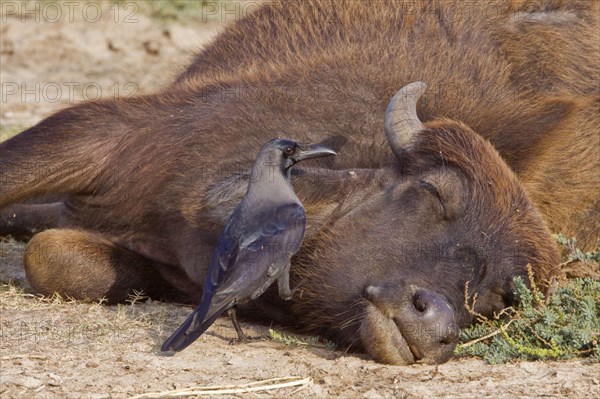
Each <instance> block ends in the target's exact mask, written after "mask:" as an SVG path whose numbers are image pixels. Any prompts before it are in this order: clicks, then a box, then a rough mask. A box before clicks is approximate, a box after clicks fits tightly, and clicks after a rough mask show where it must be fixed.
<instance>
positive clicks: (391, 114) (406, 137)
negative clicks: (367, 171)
mask: <svg viewBox="0 0 600 399" xmlns="http://www.w3.org/2000/svg"><path fill="white" fill-rule="evenodd" d="M426 88H427V85H426V84H425V83H423V82H413V83H410V84H408V85H406V86H404V87H403V88H401V89H400V90H399V91H398V93H396V95H394V97H392V99H391V100H390V103H389V104H388V107H387V109H386V110H385V134H386V136H387V139H388V142H389V143H390V147H392V151H393V152H394V154H396V157H398V158H400V157H401V156H402V153H403V152H404V151H406V150H408V149H410V147H411V144H412V142H413V137H414V136H415V134H416V133H417V132H419V131H420V130H422V129H423V124H422V123H421V121H420V120H419V117H418V116H417V101H418V100H419V97H421V95H422V94H423V93H424V92H425V89H426Z"/></svg>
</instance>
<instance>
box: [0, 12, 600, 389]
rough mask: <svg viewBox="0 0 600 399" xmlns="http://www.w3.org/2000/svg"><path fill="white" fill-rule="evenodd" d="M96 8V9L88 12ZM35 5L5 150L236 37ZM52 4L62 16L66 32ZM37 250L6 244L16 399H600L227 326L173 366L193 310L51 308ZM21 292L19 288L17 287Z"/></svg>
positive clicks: (541, 383)
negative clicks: (83, 105) (384, 360)
mask: <svg viewBox="0 0 600 399" xmlns="http://www.w3.org/2000/svg"><path fill="white" fill-rule="evenodd" d="M89 3H93V4H95V5H93V6H88V8H87V9H85V6H86V4H89ZM23 4H25V3H21V2H10V1H4V0H3V1H2V9H1V11H2V15H1V18H2V23H1V30H0V33H1V46H0V54H1V56H0V80H1V83H2V91H1V92H2V102H1V107H2V109H1V112H0V125H1V126H2V127H1V129H0V135H1V136H0V139H6V138H7V137H8V136H9V135H12V134H14V133H15V132H18V131H19V130H21V129H22V128H24V127H27V126H31V125H32V124H34V123H36V122H37V121H39V120H40V119H42V118H44V117H46V116H48V115H49V114H51V113H52V112H54V111H56V110H57V109H60V108H61V107H63V106H65V105H68V104H71V103H74V102H78V101H81V100H84V99H92V98H97V97H99V96H103V97H108V96H114V95H131V94H140V93H149V92H152V91H154V90H157V89H158V88H160V87H161V86H163V85H165V84H168V83H169V82H170V81H171V80H172V79H173V78H174V77H175V76H176V75H177V74H178V73H179V72H180V71H181V70H182V68H183V67H184V66H185V64H186V63H187V62H189V60H190V58H191V55H192V54H193V52H194V51H196V50H198V49H200V48H202V46H204V45H206V44H207V43H209V42H210V40H211V39H212V38H213V37H214V36H215V34H217V33H218V32H219V30H221V29H222V28H223V26H224V23H223V22H222V21H221V20H222V19H224V18H219V17H218V16H217V17H214V14H215V13H214V12H212V11H214V10H211V18H204V16H203V15H201V16H199V17H198V16H196V17H195V18H189V19H182V18H177V19H159V20H157V19H156V18H150V17H148V16H146V15H145V14H144V13H143V12H142V11H141V10H139V9H138V10H136V8H135V7H129V8H128V9H126V8H123V7H126V6H127V5H128V4H130V3H122V8H120V9H119V10H120V11H119V12H118V13H117V12H116V11H115V9H114V8H113V9H111V8H110V7H111V6H112V7H114V5H113V4H111V3H102V4H101V3H99V2H95V3H94V2H90V1H87V2H83V1H80V2H71V4H72V5H71V6H67V5H65V4H59V3H56V2H45V3H31V2H29V3H26V6H27V7H28V8H27V10H29V15H28V17H27V18H23V14H24V12H23V11H26V10H24V9H22V7H23ZM36 4H38V6H36ZM48 4H55V5H56V4H58V7H59V10H60V11H61V12H62V14H61V15H60V17H59V18H57V14H56V13H55V10H53V9H52V8H51V7H49V6H47V5H48ZM100 4H101V6H100V8H99V9H100V11H101V14H102V15H101V16H100V18H98V20H97V21H96V19H97V13H96V14H94V12H95V11H97V10H98V5H100ZM11 7H17V9H16V10H15V9H14V8H11ZM36 7H37V8H36ZM44 7H45V8H44ZM68 7H71V13H70V14H69V13H68V11H69V8H68ZM92 8H93V9H92ZM31 10H33V12H32V11H31ZM84 11H85V12H84ZM53 12H54V14H53ZM204 19H208V22H206V23H204V22H203V20H204ZM229 19H230V18H229ZM0 156H1V154H0ZM23 248H24V247H23V245H22V244H19V243H16V242H14V241H6V240H5V241H0V283H2V284H3V285H2V286H1V288H0V312H1V313H0V398H2V399H4V398H63V397H69V398H71V397H72V398H80V397H81V398H113V397H114V398H123V397H131V396H133V395H139V394H144V393H152V392H164V391H169V390H174V389H181V388H188V387H193V386H230V385H234V386H240V385H244V384H249V383H253V382H258V381H262V380H268V379H274V378H283V377H297V378H296V379H295V380H294V379H290V380H286V381H288V382H289V381H291V382H294V381H297V380H302V379H304V383H301V384H300V385H295V386H289V387H281V388H278V389H272V390H267V391H255V392H246V393H236V392H233V393H229V394H223V395H220V394H219V395H218V396H217V393H213V394H212V396H213V397H243V398H252V397H256V398H263V397H264V398H267V397H268V398H279V397H294V398H312V397H315V398H317V397H318V398H324V397H343V398H351V397H352V398H354V397H360V398H433V397H443V398H484V397H493V398H516V397H521V398H539V397H552V398H566V397H569V398H594V397H595V398H598V397H600V370H599V369H598V365H597V364H593V363H590V362H587V361H585V360H575V361H568V362H520V363H516V364H506V365H496V366H490V365H487V364H485V363H483V362H482V361H480V360H475V359H454V360H451V361H450V362H448V363H446V364H443V365H440V366H430V365H413V366H389V365H384V364H378V363H376V362H374V361H372V360H370V359H369V358H368V357H367V356H361V355H356V354H345V353H343V352H338V351H332V350H329V349H327V348H325V347H319V346H314V345H313V346H302V345H300V346H298V345H296V346H293V345H286V344H285V343H283V342H279V341H274V340H269V339H259V340H256V341H253V342H251V343H249V344H245V345H230V344H229V341H230V338H233V337H234V336H235V332H234V330H233V328H232V327H231V324H230V322H229V321H228V320H227V319H225V318H222V319H220V320H218V321H217V322H216V323H215V325H214V326H213V327H212V328H211V329H209V331H208V333H207V334H205V335H204V336H203V337H202V338H201V339H199V340H198V342H196V343H195V344H194V345H192V346H191V347H189V348H188V349H186V350H185V351H183V352H182V353H180V354H177V355H176V356H174V357H164V356H160V355H159V354H158V348H159V346H160V344H161V343H162V341H163V340H164V339H165V338H166V337H167V336H168V334H169V333H170V332H171V331H173V330H174V329H175V328H176V327H177V326H178V324H179V323H180V322H181V321H183V320H184V318H185V317H186V316H187V314H188V313H189V311H190V310H191V308H190V307H186V306H181V305H175V304H165V303H160V302H145V303H141V302H139V301H138V302H136V301H135V300H134V301H132V302H133V303H132V304H124V305H120V306H105V305H100V304H86V303H78V302H72V301H68V300H65V299H61V298H49V299H48V298H46V299H40V298H39V297H36V296H34V295H32V293H31V292H30V291H29V290H28V288H27V283H26V281H25V279H24V272H23V269H22V266H21V255H22V251H23ZM9 281H11V282H12V284H11V285H7V284H6V283H8V282H9ZM243 327H244V329H245V331H246V332H247V333H248V334H249V335H251V336H255V337H264V336H267V335H268V328H269V327H268V326H260V325H253V324H248V323H243ZM275 382H278V381H274V382H271V383H270V384H274V383H275ZM264 384H269V383H268V382H265V383H264ZM154 397H156V396H154Z"/></svg>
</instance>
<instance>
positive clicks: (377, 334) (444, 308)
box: [360, 286, 459, 364]
mask: <svg viewBox="0 0 600 399" xmlns="http://www.w3.org/2000/svg"><path fill="white" fill-rule="evenodd" d="M409 291H410V292H409V293H407V294H400V295H398V290H397V289H394V288H392V287H389V286H388V287H385V286H382V287H378V286H368V287H367V288H366V289H365V296H366V298H367V304H366V307H365V315H364V318H363V321H362V323H361V326H360V333H361V338H362V341H363V345H364V346H365V348H366V349H367V351H368V352H369V353H370V354H371V355H372V356H373V357H375V358H376V359H377V360H379V361H382V362H385V363H392V364H412V363H416V362H419V363H443V362H446V361H447V360H448V359H449V358H450V357H451V356H452V352H453V350H454V348H455V347H456V343H457V342H458V332H459V329H458V325H457V324H456V322H455V318H454V311H453V310H452V307H451V306H450V305H449V303H448V302H447V301H446V300H445V299H444V297H442V296H441V295H440V294H437V293H435V292H431V291H428V290H424V289H412V290H409ZM399 296H401V297H404V298H400V299H399V298H398V297H399Z"/></svg>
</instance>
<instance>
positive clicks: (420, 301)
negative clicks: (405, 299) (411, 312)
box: [413, 292, 427, 312]
mask: <svg viewBox="0 0 600 399" xmlns="http://www.w3.org/2000/svg"><path fill="white" fill-rule="evenodd" d="M413 306H414V307H415V309H417V310H418V311H419V312H425V311H426V310H427V301H426V300H425V299H424V298H423V296H422V295H421V293H420V292H416V293H415V294H414V295H413Z"/></svg>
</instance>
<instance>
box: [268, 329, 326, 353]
mask: <svg viewBox="0 0 600 399" xmlns="http://www.w3.org/2000/svg"><path fill="white" fill-rule="evenodd" d="M269 337H270V338H271V339H272V340H273V341H276V342H281V343H283V344H285V345H286V346H308V347H316V348H325V349H329V350H334V349H335V347H336V345H335V343H333V342H331V341H328V340H322V339H320V338H319V337H315V336H312V337H306V338H304V337H299V336H295V335H288V334H285V333H282V332H280V331H277V330H273V329H272V328H269Z"/></svg>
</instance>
